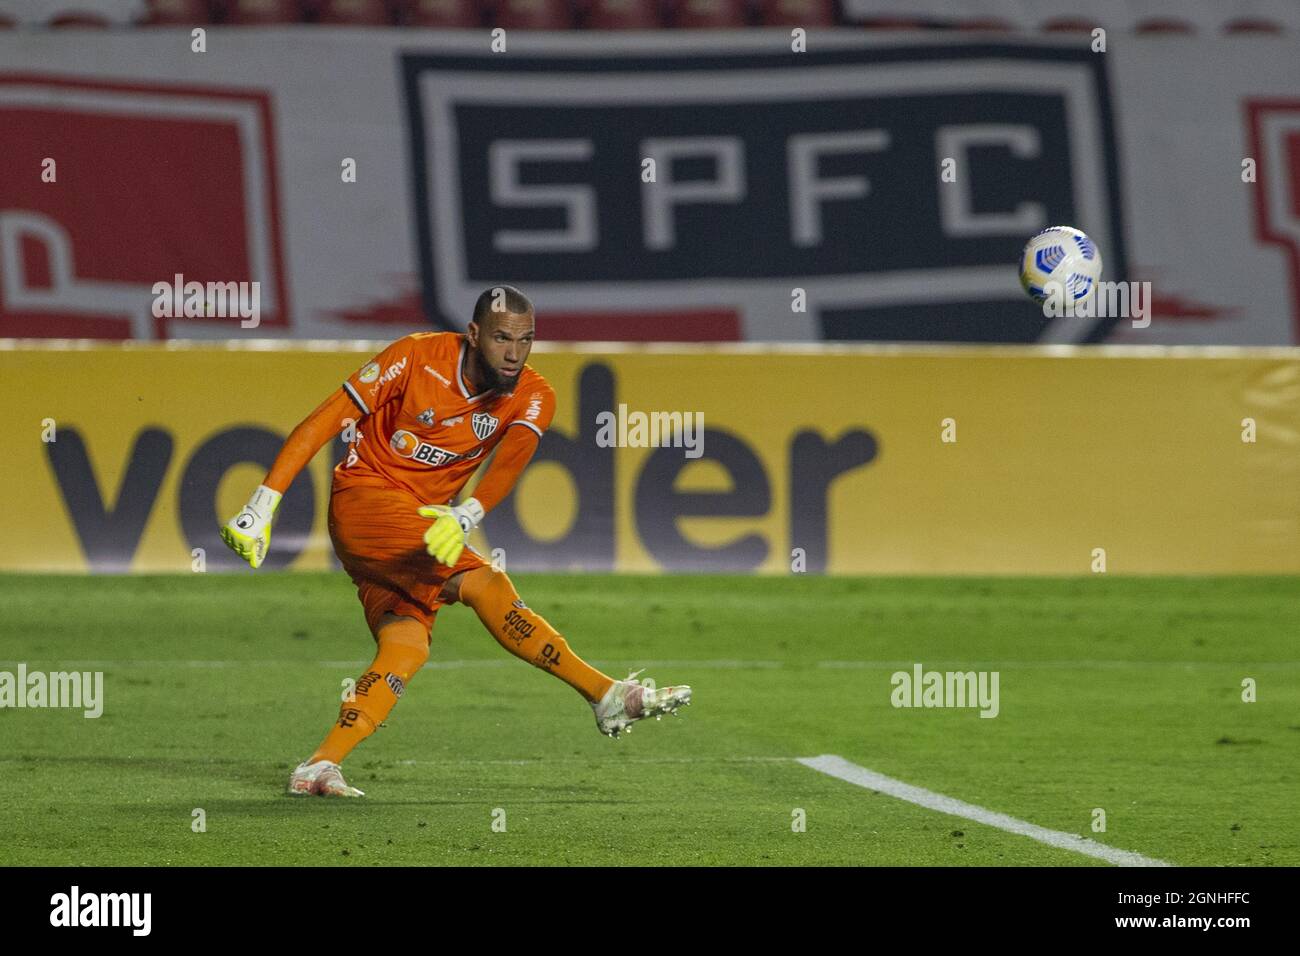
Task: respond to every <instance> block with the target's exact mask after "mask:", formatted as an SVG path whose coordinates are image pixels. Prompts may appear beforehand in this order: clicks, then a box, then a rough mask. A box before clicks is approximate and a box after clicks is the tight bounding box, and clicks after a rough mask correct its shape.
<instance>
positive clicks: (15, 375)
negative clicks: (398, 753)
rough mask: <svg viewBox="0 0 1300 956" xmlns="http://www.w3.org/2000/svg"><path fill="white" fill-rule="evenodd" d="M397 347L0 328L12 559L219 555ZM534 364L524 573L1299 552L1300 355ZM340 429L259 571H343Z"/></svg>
mask: <svg viewBox="0 0 1300 956" xmlns="http://www.w3.org/2000/svg"><path fill="white" fill-rule="evenodd" d="M383 344H385V343H317V344H315V345H313V346H312V347H309V348H304V347H303V344H302V343H296V344H288V343H285V344H283V345H281V344H278V343H267V342H260V343H251V344H242V345H241V346H239V347H235V346H230V345H226V344H224V343H222V344H203V343H196V344H192V345H184V346H180V345H177V344H175V343H173V344H171V345H165V344H164V345H128V346H110V345H91V344H85V343H44V344H40V343H20V342H7V343H0V395H2V396H3V400H4V405H5V407H6V408H7V409H8V410H9V412H10V436H11V441H9V442H8V443H7V452H8V454H7V455H6V461H5V466H4V482H3V488H4V491H3V494H0V527H2V528H3V529H4V537H5V544H6V547H4V548H3V549H0V570H8V571H19V570H23V571H30V570H50V571H87V570H96V571H135V572H143V571H176V572H189V571H191V570H195V569H197V568H199V567H203V568H205V569H213V570H216V569H224V568H227V567H230V566H231V565H230V564H229V556H228V555H226V554H225V552H224V549H223V547H222V545H221V544H220V541H219V539H218V537H217V534H216V529H217V527H218V525H219V523H220V522H221V521H224V520H225V519H226V518H228V517H229V516H230V515H232V514H234V513H235V512H236V511H237V510H238V508H239V506H240V505H242V504H243V502H244V501H245V500H246V498H247V497H248V494H249V493H250V491H251V490H252V489H253V488H254V487H255V486H256V485H257V484H258V482H259V481H260V480H261V478H262V477H263V476H264V474H265V470H266V466H267V465H268V464H269V462H270V459H271V458H272V457H274V454H275V451H276V450H277V449H278V447H279V443H280V442H281V441H282V440H283V438H284V437H285V436H286V435H287V434H288V432H289V431H290V430H291V429H292V427H293V426H294V425H295V424H296V423H297V422H298V421H299V420H301V419H302V418H303V417H304V416H305V415H306V414H307V412H309V411H310V410H311V409H312V408H314V407H315V406H316V405H317V404H318V403H319V402H320V400H321V399H322V398H324V397H325V396H326V395H327V394H328V393H329V392H330V391H331V390H332V389H335V388H338V387H339V384H340V382H341V381H342V379H343V378H344V376H346V375H347V374H348V373H349V372H351V371H352V370H354V369H355V368H356V367H358V366H359V365H360V364H361V363H362V362H364V361H365V360H367V359H368V358H369V357H370V356H371V355H373V354H374V353H375V352H377V351H378V350H379V348H380V347H381V346H382V345H383ZM531 364H532V365H533V367H534V368H536V369H537V370H538V371H540V372H541V373H542V374H543V375H545V376H546V377H547V378H548V379H549V380H550V382H551V384H552V385H553V386H554V388H555V390H556V393H557V397H558V403H559V407H558V411H557V413H556V416H555V420H554V422H553V424H552V426H551V428H550V430H549V431H548V432H547V435H546V437H545V439H544V440H543V441H542V444H541V447H540V449H539V452H538V455H537V458H536V459H535V461H534V463H533V464H532V465H531V466H530V467H529V469H528V471H527V472H526V473H525V475H524V477H523V479H522V480H521V482H520V484H519V486H518V487H517V489H516V490H515V493H514V494H513V495H512V497H511V498H510V499H508V500H507V502H505V503H503V504H502V505H501V506H500V507H498V508H497V509H496V510H495V511H494V512H493V513H492V514H490V515H489V516H488V518H487V520H486V521H485V523H484V526H483V528H482V529H481V530H480V531H478V532H476V533H475V534H476V537H475V538H473V539H471V540H472V543H474V544H475V545H476V546H477V547H478V548H479V549H480V550H482V551H484V552H485V553H488V552H490V551H492V550H493V549H496V550H497V551H498V553H499V555H500V556H501V558H502V559H503V561H504V562H505V564H506V566H507V568H508V569H510V570H526V569H527V570H539V569H548V570H566V569H592V570H615V571H663V570H669V571H682V572H695V571H738V572H747V571H753V572H760V573H770V574H789V573H791V572H792V571H796V572H797V571H806V572H807V573H818V572H828V573H834V574H1030V575H1038V574H1067V575H1069V574H1079V575H1086V574H1090V573H1094V571H1096V570H1098V569H1099V562H1104V567H1105V569H1106V571H1107V572H1108V573H1113V574H1210V573H1229V574H1231V573H1300V351H1297V350H1287V349H1255V350H1246V349H1217V350H1212V351H1208V352H1207V351H1197V350H1190V349H1188V350H1172V351H1171V350H1155V349H1149V350H1147V349H1107V348H1085V349H1073V348H1068V347H1060V348H1052V347H1047V348H1023V349H1022V348H1013V347H1005V346H999V347H971V348H946V347H945V348H924V347H916V348H907V347H893V348H890V347H865V346H863V347H859V346H845V347H835V346H823V347H798V348H794V349H783V350H773V349H772V348H766V349H762V348H754V347H747V346H736V347H702V346H701V347H691V346H655V347H648V348H626V349H616V350H611V348H603V349H601V348H596V347H589V348H575V347H558V346H550V347H539V348H538V349H537V350H535V351H534V354H533V358H532V360H531ZM673 412H676V413H680V415H679V416H678V417H677V418H675V419H673V421H674V423H676V422H679V421H680V422H681V423H683V425H689V424H691V423H702V425H703V431H702V432H700V433H699V435H698V436H695V437H697V438H698V439H699V442H700V443H699V447H698V448H690V447H683V439H684V438H687V437H689V436H690V433H689V432H688V431H686V430H685V428H683V430H682V431H679V432H675V434H676V437H677V444H676V445H673V444H671V443H670V444H668V445H665V446H664V447H640V446H638V444H637V443H638V441H642V442H643V441H644V440H647V439H649V438H651V437H653V435H652V432H651V431H650V430H648V429H642V428H641V427H640V426H641V425H642V424H644V423H645V422H646V421H648V420H649V419H647V418H646V417H644V416H647V415H649V414H651V413H673ZM701 416H702V418H701ZM664 420H665V421H667V419H664ZM659 437H660V439H661V440H663V439H665V438H667V437H668V436H667V435H661V436H659ZM611 439H613V441H612V444H613V445H614V446H615V447H609V446H610V445H611ZM344 452H345V448H344V447H343V445H342V443H341V442H335V443H333V446H332V447H330V448H328V449H327V450H325V451H323V452H322V453H321V454H320V455H319V456H317V459H316V460H315V461H314V462H313V463H312V465H311V468H310V473H309V474H305V475H304V476H303V477H302V478H300V480H299V481H298V482H297V483H296V484H295V487H294V488H293V489H292V490H291V491H290V494H289V495H288V496H286V499H285V505H284V506H282V508H281V512H280V515H279V516H278V519H277V521H278V524H277V527H276V532H275V536H274V537H273V541H272V551H273V553H274V555H275V557H274V560H272V561H269V562H268V566H269V567H292V568H316V569H319V568H326V567H332V566H335V565H334V564H333V561H332V555H331V553H330V545H329V539H328V536H327V534H326V532H325V511H326V506H327V504H328V495H329V481H330V474H329V471H330V467H331V466H332V463H333V462H334V461H337V460H339V459H340V458H341V457H342V456H343V454H344ZM697 453H698V454H697Z"/></svg>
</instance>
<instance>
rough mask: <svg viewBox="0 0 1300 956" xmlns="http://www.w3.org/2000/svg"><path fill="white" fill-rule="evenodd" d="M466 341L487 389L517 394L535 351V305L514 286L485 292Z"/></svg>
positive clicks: (494, 288)
mask: <svg viewBox="0 0 1300 956" xmlns="http://www.w3.org/2000/svg"><path fill="white" fill-rule="evenodd" d="M466 338H467V339H468V340H469V347H470V351H471V352H472V353H474V359H475V366H476V367H477V369H478V371H479V372H480V373H481V374H482V376H483V378H484V381H485V384H486V385H487V387H488V388H495V389H496V390H498V391H501V392H512V391H514V388H515V385H516V384H518V382H519V375H520V373H522V372H523V370H524V363H525V362H527V361H528V353H529V352H530V351H532V348H533V303H532V302H530V301H529V300H528V296H526V295H524V294H523V293H522V292H520V291H519V290H518V289H516V288H515V287H514V286H510V285H497V286H493V287H492V288H490V289H484V290H483V294H482V295H480V296H479V297H478V301H477V302H475V303H474V317H473V318H472V319H471V320H470V323H469V328H468V329H467V330H466Z"/></svg>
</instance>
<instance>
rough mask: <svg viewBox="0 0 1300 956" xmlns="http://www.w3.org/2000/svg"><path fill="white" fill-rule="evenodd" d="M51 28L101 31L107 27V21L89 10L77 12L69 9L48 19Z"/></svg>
mask: <svg viewBox="0 0 1300 956" xmlns="http://www.w3.org/2000/svg"><path fill="white" fill-rule="evenodd" d="M50 26H52V27H95V28H97V29H103V28H104V27H107V26H109V22H108V19H107V18H106V17H103V16H100V15H99V14H97V13H93V12H91V11H89V10H77V9H75V8H70V9H68V10H65V11H63V12H62V13H56V14H55V15H54V16H52V17H51V18H50Z"/></svg>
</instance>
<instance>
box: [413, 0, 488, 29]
mask: <svg viewBox="0 0 1300 956" xmlns="http://www.w3.org/2000/svg"><path fill="white" fill-rule="evenodd" d="M405 6H406V15H405V18H404V19H405V22H406V23H408V24H410V25H411V26H413V27H440V28H441V29H444V30H467V29H477V28H478V27H481V26H482V25H483V9H482V7H481V6H480V5H479V3H478V0H408V2H407V3H406V4H405Z"/></svg>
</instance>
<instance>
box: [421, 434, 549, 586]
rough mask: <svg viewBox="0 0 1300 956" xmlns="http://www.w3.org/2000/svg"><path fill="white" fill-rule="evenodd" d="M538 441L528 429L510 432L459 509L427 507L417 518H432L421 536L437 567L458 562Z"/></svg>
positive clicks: (516, 476)
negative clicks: (467, 544)
mask: <svg viewBox="0 0 1300 956" xmlns="http://www.w3.org/2000/svg"><path fill="white" fill-rule="evenodd" d="M539 442H540V439H539V438H538V437H537V433H536V432H534V431H532V430H531V429H529V428H522V427H521V428H512V429H510V430H509V431H508V432H506V437H505V438H503V439H501V444H500V445H498V446H497V451H496V457H495V458H493V459H492V464H491V465H489V466H488V470H487V473H486V474H484V475H483V478H482V480H481V481H479V483H478V487H477V488H475V489H474V491H475V495H474V497H473V498H469V499H467V500H465V501H463V502H461V503H460V504H459V505H456V506H454V507H453V506H451V505H426V506H425V507H423V508H421V509H420V514H421V515H423V516H424V517H426V518H435V519H437V520H435V521H434V523H433V524H432V525H430V526H429V530H428V531H426V532H425V533H424V544H425V547H426V549H427V550H428V552H429V554H431V555H432V556H433V557H434V559H435V560H437V561H438V562H439V563H440V564H445V565H447V566H449V567H450V566H452V565H454V564H455V563H456V562H457V561H458V560H460V553H461V551H463V550H464V549H465V541H466V539H468V538H469V533H470V532H471V531H473V530H474V528H475V527H476V526H477V525H478V523H479V522H480V521H482V520H483V517H484V515H486V514H487V513H488V512H489V511H491V510H492V509H493V508H495V507H496V506H497V505H498V504H500V503H501V502H502V501H504V500H505V497H506V495H508V494H510V491H511V489H512V488H514V486H515V482H517V481H518V480H519V476H520V475H522V474H523V473H524V469H525V468H526V467H528V463H529V462H530V461H531V460H532V458H533V453H534V452H536V451H537V445H538V444H539Z"/></svg>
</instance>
